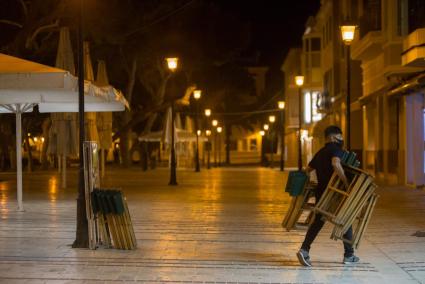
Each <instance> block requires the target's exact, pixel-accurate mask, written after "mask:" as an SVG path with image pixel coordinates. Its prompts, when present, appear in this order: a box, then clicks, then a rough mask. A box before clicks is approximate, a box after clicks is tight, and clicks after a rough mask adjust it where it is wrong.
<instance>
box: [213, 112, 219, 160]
mask: <svg viewBox="0 0 425 284" xmlns="http://www.w3.org/2000/svg"><path fill="white" fill-rule="evenodd" d="M212 126H213V127H214V128H217V126H218V120H217V119H213V121H212ZM213 144H214V146H213V147H214V149H213V151H214V167H217V131H214V142H213Z"/></svg>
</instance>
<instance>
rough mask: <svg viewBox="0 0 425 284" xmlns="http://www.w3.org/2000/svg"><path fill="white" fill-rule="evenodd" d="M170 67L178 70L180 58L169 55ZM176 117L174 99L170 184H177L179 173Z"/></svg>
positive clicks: (172, 107) (171, 69) (172, 70)
mask: <svg viewBox="0 0 425 284" xmlns="http://www.w3.org/2000/svg"><path fill="white" fill-rule="evenodd" d="M166 61H167V66H168V69H169V70H170V71H171V72H174V71H176V69H177V65H178V58H176V57H169V58H166ZM175 119H176V113H175V111H174V100H172V101H171V157H170V160H171V161H170V182H169V183H168V185H177V174H176V150H175V147H174V146H175V145H174V142H175V141H174V132H175V127H174V121H175Z"/></svg>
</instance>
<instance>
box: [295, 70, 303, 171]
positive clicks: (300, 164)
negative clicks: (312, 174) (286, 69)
mask: <svg viewBox="0 0 425 284" xmlns="http://www.w3.org/2000/svg"><path fill="white" fill-rule="evenodd" d="M295 84H296V85H297V86H298V170H299V171H301V170H302V168H303V160H302V149H301V124H302V114H301V113H302V97H301V96H302V93H301V87H302V86H303V85H304V76H301V75H299V76H295Z"/></svg>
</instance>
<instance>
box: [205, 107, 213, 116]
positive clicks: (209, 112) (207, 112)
mask: <svg viewBox="0 0 425 284" xmlns="http://www.w3.org/2000/svg"><path fill="white" fill-rule="evenodd" d="M204 113H205V116H206V117H210V116H211V110H210V109H209V108H207V109H205V111H204Z"/></svg>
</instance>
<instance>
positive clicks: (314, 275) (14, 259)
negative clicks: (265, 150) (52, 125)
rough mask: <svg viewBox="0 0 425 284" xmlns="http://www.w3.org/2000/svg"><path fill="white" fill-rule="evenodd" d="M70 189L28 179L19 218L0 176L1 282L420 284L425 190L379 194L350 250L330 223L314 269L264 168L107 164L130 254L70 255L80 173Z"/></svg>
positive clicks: (11, 188) (278, 187)
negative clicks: (127, 215) (174, 176)
mask: <svg viewBox="0 0 425 284" xmlns="http://www.w3.org/2000/svg"><path fill="white" fill-rule="evenodd" d="M68 177H69V181H68V185H69V188H68V189H61V188H60V186H59V178H60V177H59V176H58V174H57V173H55V172H34V173H26V174H24V206H25V212H17V211H16V210H15V209H16V202H15V198H16V194H15V188H16V182H15V175H14V173H0V210H1V223H0V283H133V282H134V283H137V282H140V283H425V238H423V237H417V236H415V235H414V234H415V233H416V232H417V231H425V192H424V191H420V190H413V189H409V188H407V187H381V188H380V189H379V190H378V192H379V194H380V195H381V198H380V199H379V201H378V205H377V208H376V210H375V213H374V215H373V218H372V220H371V223H370V225H369V228H368V230H367V232H366V236H365V238H364V240H363V243H362V244H361V247H360V250H359V251H357V252H356V253H357V254H358V256H359V257H360V258H361V261H360V263H359V264H356V265H344V264H342V263H341V260H342V253H343V248H342V243H341V242H335V241H333V240H330V239H329V237H330V229H331V226H328V225H326V226H325V228H324V230H323V231H322V232H321V234H320V235H319V237H318V239H317V240H316V242H315V243H314V244H313V246H312V250H311V257H312V261H313V267H311V268H306V267H302V266H300V265H299V263H298V261H297V258H296V256H295V253H296V251H297V250H298V248H299V247H300V244H301V242H302V240H303V236H304V234H305V232H304V231H291V232H286V231H284V230H283V229H282V228H281V226H280V224H281V222H282V219H283V216H284V214H285V212H286V210H287V209H288V206H289V197H288V195H287V194H286V193H284V191H283V185H284V182H285V179H286V174H285V173H281V172H279V171H277V170H271V169H264V168H262V169H260V168H258V169H254V168H252V169H248V168H247V169H238V168H235V169H231V168H229V169H224V168H220V169H211V170H209V171H207V170H204V169H203V170H202V171H201V173H195V172H193V171H192V170H182V171H179V172H178V182H179V186H176V187H170V186H168V185H167V184H168V171H167V170H165V169H157V170H155V171H148V172H142V171H141V170H140V169H137V168H131V169H126V170H124V169H118V168H113V169H109V171H108V172H107V177H106V178H105V179H104V181H102V186H104V187H120V188H122V189H123V191H124V193H125V195H126V196H127V200H128V204H129V208H130V212H131V215H132V219H133V223H134V228H135V232H136V237H137V241H138V249H137V250H133V251H120V250H108V249H98V250H95V251H91V250H87V249H72V248H71V247H70V245H71V244H72V242H73V240H74V238H75V227H76V225H75V223H76V222H75V216H76V201H75V198H76V192H77V189H76V187H77V174H76V171H73V170H71V171H69V176H68Z"/></svg>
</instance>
